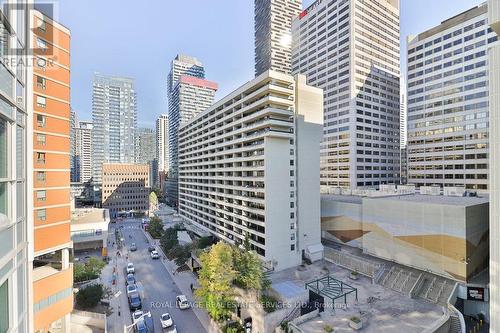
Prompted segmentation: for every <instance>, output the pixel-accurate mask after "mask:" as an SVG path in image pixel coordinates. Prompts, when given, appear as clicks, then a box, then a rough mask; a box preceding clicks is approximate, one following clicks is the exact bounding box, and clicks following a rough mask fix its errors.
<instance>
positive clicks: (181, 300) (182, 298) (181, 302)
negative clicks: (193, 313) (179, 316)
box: [175, 295, 190, 310]
mask: <svg viewBox="0 0 500 333" xmlns="http://www.w3.org/2000/svg"><path fill="white" fill-rule="evenodd" d="M175 304H177V306H178V307H179V309H181V310H184V309H189V307H190V305H189V302H188V299H187V297H186V295H178V296H177V297H176V298H175Z"/></svg>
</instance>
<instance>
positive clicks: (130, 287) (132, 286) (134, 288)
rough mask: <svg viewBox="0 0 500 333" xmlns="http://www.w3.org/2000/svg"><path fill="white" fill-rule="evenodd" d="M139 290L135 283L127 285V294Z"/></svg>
mask: <svg viewBox="0 0 500 333" xmlns="http://www.w3.org/2000/svg"><path fill="white" fill-rule="evenodd" d="M133 292H137V286H136V285H135V284H134V283H130V284H128V285H127V295H129V294H131V293H133Z"/></svg>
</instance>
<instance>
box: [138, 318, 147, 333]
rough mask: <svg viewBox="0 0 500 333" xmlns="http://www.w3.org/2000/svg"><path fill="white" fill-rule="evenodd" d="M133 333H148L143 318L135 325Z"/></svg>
mask: <svg viewBox="0 0 500 333" xmlns="http://www.w3.org/2000/svg"><path fill="white" fill-rule="evenodd" d="M135 332H136V333H148V332H149V330H148V325H147V324H146V321H145V320H144V318H141V319H139V320H138V321H137V322H136V323H135Z"/></svg>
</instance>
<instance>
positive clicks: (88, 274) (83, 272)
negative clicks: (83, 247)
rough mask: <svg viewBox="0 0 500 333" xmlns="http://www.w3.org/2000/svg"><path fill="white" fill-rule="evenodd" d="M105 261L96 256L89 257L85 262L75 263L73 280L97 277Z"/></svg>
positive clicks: (80, 280)
mask: <svg viewBox="0 0 500 333" xmlns="http://www.w3.org/2000/svg"><path fill="white" fill-rule="evenodd" d="M104 266H106V263H105V262H104V261H103V260H101V259H99V258H96V257H91V258H90V259H89V261H88V262H87V263H85V264H80V263H76V264H75V265H74V266H73V281H74V282H82V281H88V280H93V279H97V278H98V277H99V275H101V271H102V269H103V268H104Z"/></svg>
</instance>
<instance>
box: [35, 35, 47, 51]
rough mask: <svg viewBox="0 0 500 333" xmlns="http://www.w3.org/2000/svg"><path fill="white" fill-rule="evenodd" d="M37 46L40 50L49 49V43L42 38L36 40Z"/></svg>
mask: <svg viewBox="0 0 500 333" xmlns="http://www.w3.org/2000/svg"><path fill="white" fill-rule="evenodd" d="M36 46H37V47H38V48H39V49H46V48H47V42H46V41H44V40H43V39H41V38H37V39H36Z"/></svg>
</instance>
